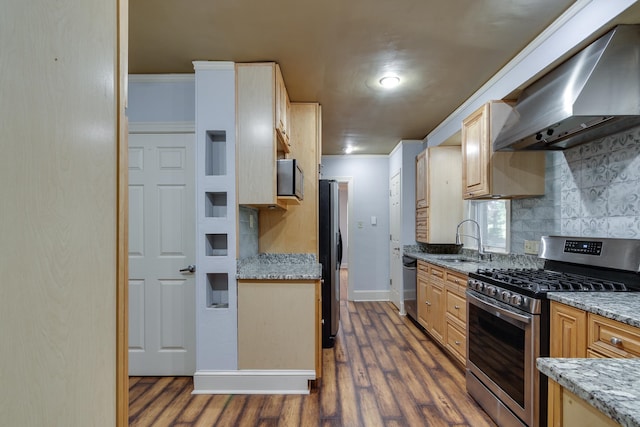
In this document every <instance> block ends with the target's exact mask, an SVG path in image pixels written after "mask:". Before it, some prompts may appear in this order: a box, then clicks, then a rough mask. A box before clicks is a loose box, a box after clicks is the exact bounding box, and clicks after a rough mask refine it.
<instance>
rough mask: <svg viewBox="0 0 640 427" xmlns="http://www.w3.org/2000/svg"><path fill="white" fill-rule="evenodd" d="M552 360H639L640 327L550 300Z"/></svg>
mask: <svg viewBox="0 0 640 427" xmlns="http://www.w3.org/2000/svg"><path fill="white" fill-rule="evenodd" d="M550 339H551V348H550V352H549V353H550V356H551V357H621V358H631V357H640V328H636V327H633V326H630V325H627V324H625V323H622V322H618V321H616V320H611V319H609V318H606V317H604V316H600V315H598V314H594V313H587V312H585V311H584V310H580V309H578V308H575V307H571V306H568V305H566V304H561V303H559V302H556V301H551V334H550Z"/></svg>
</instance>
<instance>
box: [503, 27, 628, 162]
mask: <svg viewBox="0 0 640 427" xmlns="http://www.w3.org/2000/svg"><path fill="white" fill-rule="evenodd" d="M638 125H640V25H618V26H617V27H615V28H614V29H612V30H611V31H609V32H608V33H607V34H605V35H604V36H602V37H600V38H599V39H598V40H596V41H595V42H593V43H592V44H590V45H589V46H587V47H586V48H585V49H584V50H582V51H580V52H578V53H577V54H576V55H574V56H573V57H571V58H570V59H569V60H567V61H566V62H564V63H562V64H561V65H560V66H558V67H557V68H556V69H554V70H553V71H551V72H550V73H548V74H546V75H545V76H543V77H542V78H541V79H540V80H538V81H536V82H535V83H533V84H531V85H530V86H529V87H527V88H526V89H525V90H524V91H523V92H522V94H521V95H520V97H519V98H518V101H517V102H516V104H515V106H514V108H513V110H512V112H511V114H510V116H509V117H508V118H507V121H506V122H505V124H504V126H503V127H502V130H501V131H500V132H499V133H498V136H497V138H496V140H495V141H494V145H493V148H494V150H496V151H509V150H563V149H565V148H569V147H573V146H575V145H578V144H582V143H585V142H590V141H593V140H595V139H598V138H602V137H605V136H608V135H612V134H615V133H617V132H621V131H624V130H626V129H629V128H631V127H634V126H638Z"/></svg>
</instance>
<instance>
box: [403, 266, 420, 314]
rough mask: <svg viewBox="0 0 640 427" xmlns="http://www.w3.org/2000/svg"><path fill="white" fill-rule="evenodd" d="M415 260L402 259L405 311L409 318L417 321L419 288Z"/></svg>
mask: <svg viewBox="0 0 640 427" xmlns="http://www.w3.org/2000/svg"><path fill="white" fill-rule="evenodd" d="M417 263H418V261H416V259H415V258H412V257H409V256H406V255H404V256H403V257H402V290H403V297H404V309H405V311H406V312H407V314H408V315H409V316H411V317H412V318H413V319H414V320H417V309H418V304H417V294H418V293H417V287H416V268H417Z"/></svg>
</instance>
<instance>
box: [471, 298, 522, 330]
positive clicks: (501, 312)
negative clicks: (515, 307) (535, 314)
mask: <svg viewBox="0 0 640 427" xmlns="http://www.w3.org/2000/svg"><path fill="white" fill-rule="evenodd" d="M467 301H468V302H469V304H473V305H475V306H477V307H480V308H481V309H483V310H485V311H487V312H489V313H491V314H492V315H494V316H495V317H500V318H501V319H504V320H507V321H511V322H510V323H516V322H519V323H524V324H525V325H528V324H529V323H531V319H532V316H525V315H523V314H519V313H516V312H514V311H511V310H506V309H504V308H502V307H499V306H497V305H495V304H492V303H490V302H488V301H485V300H483V299H480V298H478V297H477V296H475V295H474V294H472V293H471V292H469V291H467Z"/></svg>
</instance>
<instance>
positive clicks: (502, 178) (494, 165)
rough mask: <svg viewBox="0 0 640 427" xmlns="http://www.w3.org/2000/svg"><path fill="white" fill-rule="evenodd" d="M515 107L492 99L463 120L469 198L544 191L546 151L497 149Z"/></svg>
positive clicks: (465, 189)
mask: <svg viewBox="0 0 640 427" xmlns="http://www.w3.org/2000/svg"><path fill="white" fill-rule="evenodd" d="M511 110H512V107H511V106H510V105H509V104H508V103H506V102H502V101H491V102H488V103H486V104H484V105H483V106H482V107H480V108H479V109H477V110H476V111H475V112H473V113H472V114H471V115H470V116H469V117H467V118H466V119H465V120H463V122H462V163H463V169H462V181H463V196H464V198H465V199H482V198H492V197H499V198H514V197H527V196H538V195H542V194H544V168H545V161H544V158H545V154H544V152H542V151H527V152H523V151H514V152H511V151H499V152H494V151H493V141H494V140H495V138H496V136H497V135H498V132H500V129H501V128H502V126H503V125H504V123H505V121H506V119H507V117H508V116H509V113H510V112H511Z"/></svg>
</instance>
